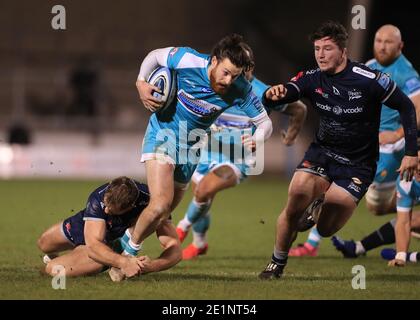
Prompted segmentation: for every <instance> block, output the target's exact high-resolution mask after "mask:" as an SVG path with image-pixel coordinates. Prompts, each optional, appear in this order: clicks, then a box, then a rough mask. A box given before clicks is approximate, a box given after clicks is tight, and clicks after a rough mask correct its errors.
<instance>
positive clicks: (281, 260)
mask: <svg viewBox="0 0 420 320" xmlns="http://www.w3.org/2000/svg"><path fill="white" fill-rule="evenodd" d="M287 258H288V253H287V252H286V253H285V254H283V253H281V254H280V257H279V258H276V257H275V256H274V253H273V255H272V256H271V261H272V262H274V263H275V264H277V265H279V266H283V267H284V266H285V265H286V264H287Z"/></svg>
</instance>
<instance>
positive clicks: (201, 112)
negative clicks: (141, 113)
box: [150, 47, 266, 145]
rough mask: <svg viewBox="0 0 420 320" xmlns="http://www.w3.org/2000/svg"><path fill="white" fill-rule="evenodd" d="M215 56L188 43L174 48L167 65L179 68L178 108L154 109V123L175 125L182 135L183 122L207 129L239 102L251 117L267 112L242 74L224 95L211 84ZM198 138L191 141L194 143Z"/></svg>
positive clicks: (160, 126) (258, 116)
mask: <svg viewBox="0 0 420 320" xmlns="http://www.w3.org/2000/svg"><path fill="white" fill-rule="evenodd" d="M210 59H211V57H210V56H209V55H207V54H200V53H198V52H197V51H195V50H193V49H191V48H188V47H175V48H172V49H171V51H170V53H169V55H168V59H167V67H168V68H170V69H172V70H176V72H177V85H178V87H177V90H178V91H177V100H176V102H174V103H176V108H175V109H174V108H168V109H167V110H165V112H161V113H154V114H153V115H152V116H151V117H150V121H151V122H152V125H154V126H155V127H156V126H157V127H158V128H160V129H171V130H173V131H174V132H175V134H176V135H177V136H178V134H179V133H178V132H179V128H180V122H181V121H183V124H184V125H186V130H187V131H188V132H190V131H191V130H193V129H203V130H207V129H208V128H209V127H210V125H211V124H212V123H213V122H214V121H215V120H216V119H217V117H218V116H219V115H220V114H221V113H223V112H224V111H225V110H226V109H228V108H230V107H232V106H238V108H240V110H241V111H243V112H244V114H245V115H247V116H248V117H249V118H251V119H254V120H255V119H259V118H262V117H264V116H265V115H266V111H265V109H264V106H263V105H262V103H261V101H260V100H259V99H258V98H257V96H256V95H255V94H254V93H253V92H252V87H251V84H250V83H249V82H248V81H247V80H246V79H245V78H244V77H243V76H240V77H239V78H238V79H236V80H235V82H234V83H233V84H232V86H231V87H230V88H229V91H228V92H227V94H226V95H224V96H223V97H222V96H220V95H218V94H216V93H215V92H214V91H213V89H212V88H211V86H210V80H209V77H208V74H207V69H208V66H209V64H210ZM194 143H195V141H194V142H188V144H190V145H192V144H194Z"/></svg>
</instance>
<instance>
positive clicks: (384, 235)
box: [361, 222, 395, 251]
mask: <svg viewBox="0 0 420 320" xmlns="http://www.w3.org/2000/svg"><path fill="white" fill-rule="evenodd" d="M361 243H362V245H363V247H364V248H365V250H366V251H369V250H372V249H375V248H377V247H380V246H382V245H384V244H391V243H395V230H394V225H393V224H392V222H387V223H385V224H384V225H383V226H382V227H380V228H379V229H378V230H375V231H374V232H372V233H371V234H370V235H368V236H366V237H364V238H363V239H362V241H361Z"/></svg>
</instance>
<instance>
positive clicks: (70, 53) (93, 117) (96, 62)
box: [0, 0, 420, 299]
mask: <svg viewBox="0 0 420 320" xmlns="http://www.w3.org/2000/svg"><path fill="white" fill-rule="evenodd" d="M404 3H405V2H404V1H398V6H397V5H396V4H395V2H393V3H391V2H387V1H379V0H376V1H375V0H372V1H369V0H364V1H356V0H355V1H334V2H332V1H316V2H309V1H301V0H293V1H291V0H284V1H274V0H273V1H264V2H261V1H253V0H233V1H223V0H213V1H186V0H185V1H159V2H153V1H128V0H124V1H119V2H115V1H110V0H102V1H96V0H89V1H81V0H73V1H64V0H63V1H59V2H56V1H45V0H38V1H31V2H29V1H2V2H1V3H0V70H1V71H0V195H1V199H2V200H1V203H2V205H1V209H0V211H1V216H0V240H1V241H0V248H1V249H2V250H1V252H2V254H1V255H0V265H1V267H0V279H1V282H2V284H5V283H6V285H3V286H2V288H3V289H2V290H0V298H50V297H53V298H57V297H58V298H89V297H92V295H96V296H95V297H97V298H115V297H119V298H124V297H130V298H138V296H136V295H135V289H134V288H133V287H132V286H130V285H131V284H124V285H123V286H125V287H126V291H125V294H122V293H118V292H117V291H115V289H114V288H111V287H106V290H105V291H101V292H100V294H99V295H98V291H94V293H92V290H93V289H92V287H91V282H89V280H86V279H83V280H81V282H77V283H76V282H74V283H73V285H74V286H75V287H76V288H78V289H79V290H73V291H71V290H70V293H67V295H66V294H62V295H60V296H57V295H55V293H54V292H53V290H51V287H48V282H46V280H45V279H44V280H39V276H38V274H37V273H36V272H35V270H36V266H37V265H38V266H39V253H38V252H37V249H36V247H35V240H36V237H37V236H38V235H39V233H40V232H41V231H42V230H43V229H44V228H45V227H47V225H49V224H51V223H53V222H56V221H57V220H59V219H61V218H62V217H63V215H66V214H69V213H70V212H74V210H77V209H79V207H81V206H83V205H84V201H85V199H86V196H87V194H88V192H89V191H90V190H91V189H92V188H93V187H95V186H96V185H97V184H98V183H100V182H103V181H104V180H108V179H111V178H113V177H116V176H118V175H122V174H127V175H130V176H133V177H136V178H142V177H143V175H144V167H143V166H142V165H141V164H140V163H139V158H140V148H141V141H142V137H143V133H144V130H145V128H146V125H147V121H148V117H149V112H148V111H147V110H145V109H144V108H143V106H142V105H141V103H140V102H139V99H138V95H137V91H136V88H135V86H134V83H135V79H136V77H137V74H138V70H139V67H140V63H141V61H142V59H143V58H144V56H145V55H146V54H147V53H148V52H149V51H150V50H152V49H155V48H159V47H165V46H190V47H193V48H195V49H196V50H198V51H200V52H209V51H210V50H211V47H212V45H213V44H214V43H215V42H216V41H217V40H219V39H220V38H221V37H223V36H224V35H226V34H228V33H231V32H236V33H240V34H242V35H243V36H244V37H245V39H246V41H247V42H248V43H249V44H250V45H251V47H252V48H253V49H254V52H255V56H256V65H257V67H256V72H255V74H256V76H257V77H258V78H259V79H261V80H262V81H264V82H266V83H268V84H274V83H278V82H284V81H287V80H288V79H289V78H290V77H292V76H293V75H295V74H296V73H297V72H298V71H300V70H302V69H306V68H312V67H313V66H314V65H315V62H314V59H313V50H312V46H311V44H310V43H309V41H308V40H307V36H308V34H309V33H310V32H311V31H312V30H313V29H314V28H316V27H317V26H318V25H319V24H320V23H321V22H322V21H324V20H326V19H333V20H338V21H340V22H341V23H343V24H344V25H345V26H347V27H348V30H349V31H350V42H349V49H350V57H351V58H353V59H354V60H358V61H362V62H363V61H366V60H368V59H370V58H371V57H372V53H371V51H372V44H373V37H374V32H375V30H376V29H377V28H378V27H379V26H380V25H382V24H385V23H393V24H396V25H397V26H398V27H399V28H400V29H401V31H402V35H403V40H404V41H405V49H404V54H405V55H406V56H407V57H408V59H409V60H410V61H411V62H412V63H413V65H414V67H415V68H416V69H417V70H419V69H420V46H419V45H418V36H417V32H418V31H417V30H419V27H420V25H419V22H418V17H417V14H416V12H415V11H414V10H412V9H410V6H411V4H410V2H407V5H404ZM56 4H61V5H64V7H65V8H66V27H67V29H66V30H53V29H52V28H51V20H52V18H53V16H54V15H53V14H52V13H51V8H52V7H53V6H54V5H56ZM356 4H361V5H364V6H365V8H366V13H367V17H366V18H367V26H366V27H367V28H366V30H352V29H351V19H352V17H353V16H352V14H351V8H352V6H354V5H356ZM86 91H87V92H86ZM78 95H79V98H80V96H82V97H85V100H83V99H82V100H83V101H82V102H81V100H80V99H79V100H78V99H77V97H78ZM86 96H88V98H86ZM272 119H273V123H274V126H275V131H274V134H273V137H272V138H271V139H270V140H269V141H268V142H267V143H266V150H265V151H266V153H265V154H266V156H265V168H266V170H265V172H264V174H263V175H262V176H261V177H257V178H253V179H251V181H249V182H248V183H246V184H245V185H244V186H240V187H239V188H238V189H235V190H229V191H227V192H226V193H225V194H223V195H221V197H220V200H219V202H217V201H216V203H215V206H214V208H213V210H214V211H218V210H219V211H222V212H221V213H220V215H221V216H223V218H217V219H216V218H215V219H214V220H215V221H214V230H215V231H213V232H215V234H214V236H213V237H212V238H211V239H212V241H213V247H212V250H211V251H210V252H211V253H212V254H213V255H214V256H213V257H214V258H213V260H207V261H206V260H204V261H200V262H199V263H198V264H196V265H183V264H181V265H180V266H179V267H177V268H175V269H174V271H168V273H166V275H165V274H162V275H156V276H154V275H153V276H151V277H149V278H148V279H149V280H147V283H148V284H149V285H150V288H148V289H147V288H143V289H144V291H143V293H144V296H142V297H143V298H168V299H173V298H191V297H192V298H200V299H201V298H203V299H208V298H221V299H225V298H228V299H229V298H235V297H236V298H248V299H253V298H257V299H270V298H274V299H276V298H301V297H304V298H311V296H310V293H311V292H318V294H319V295H318V296H315V298H316V297H318V298H337V297H344V298H349V297H353V296H354V297H356V298H362V297H363V298H364V297H366V298H375V297H379V298H381V297H385V298H389V297H401V298H402V297H411V298H419V297H420V293H419V291H418V284H419V281H420V279H419V278H418V276H417V275H416V274H418V272H416V269H408V271H406V270H404V272H405V274H404V276H403V277H402V278H401V277H400V278H398V279H402V280H403V282H402V283H403V284H404V285H406V286H408V287H401V282H399V281H398V280H396V279H397V278H395V276H396V275H397V274H398V271H395V270H394V271H389V270H386V269H384V262H383V261H381V260H380V259H376V260H374V261H373V260H372V261H370V260H365V261H367V262H369V263H371V264H370V266H371V268H373V270H374V272H376V273H375V276H374V278H373V280H372V281H373V284H372V287H373V289H372V291H370V292H369V293H368V294H366V295H364V296H360V295H356V292H355V291H354V290H350V291H348V292H347V291H345V290H344V289H343V288H344V287H345V288H347V287H348V286H349V283H350V282H349V281H351V274H350V272H349V271H348V270H347V269H348V268H349V267H350V266H351V265H353V264H354V263H353V262H352V263H349V262H348V261H342V259H341V260H337V258H338V254H337V253H336V252H334V251H333V249H331V248H330V247H328V248H327V245H325V251H324V252H325V255H326V256H322V257H321V259H320V260H317V262H313V261H309V260H302V261H303V263H297V262H293V261H292V262H291V264H290V268H295V274H294V275H293V274H292V277H295V278H294V279H293V281H291V282H289V283H288V284H287V285H286V287H285V291H283V292H279V291H278V290H276V287H275V285H272V284H270V285H268V286H265V287H264V288H263V286H262V285H260V284H259V283H257V282H255V281H254V280H253V279H254V277H255V275H256V272H257V271H259V269H260V268H261V267H263V264H264V263H265V262H266V258H267V257H268V256H269V254H270V251H271V248H272V241H273V226H274V223H275V219H276V216H277V213H278V210H279V209H280V207H281V206H282V205H283V204H284V201H285V194H286V192H287V182H288V178H289V177H290V176H291V172H292V170H293V169H294V166H295V165H296V164H297V162H298V161H299V159H300V157H301V156H302V154H303V152H304V150H305V148H306V146H307V145H308V143H309V141H310V139H311V138H312V135H313V132H314V130H315V129H316V123H317V117H316V115H315V114H314V113H313V112H312V111H311V108H309V114H308V119H307V121H306V124H305V127H304V129H303V132H302V134H301V135H300V137H299V139H298V141H297V144H296V145H295V146H293V147H290V148H286V147H284V146H282V145H281V142H280V138H279V132H280V129H281V128H282V127H284V126H286V125H287V117H284V116H281V115H279V114H275V113H274V114H273V115H272ZM12 142H13V143H12ZM16 178H19V179H16ZM46 178H47V180H45V179H46ZM92 179H94V180H92ZM74 180H76V181H74ZM81 180H82V181H81ZM244 199H246V201H245V200H244ZM273 199H275V200H273ZM188 200H189V196H187V198H186V199H185V200H184V201H183V203H182V204H181V206H180V208H179V209H178V210H177V212H176V218H175V220H176V221H177V220H178V219H179V218H180V217H181V214H182V211H183V210H184V209H185V207H186V205H187V201H188ZM238 202H240V203H241V206H239V207H238V206H236V205H235V203H238ZM360 208H361V209H358V210H359V211H363V212H362V213H360V214H358V215H357V217H355V218H354V219H352V221H351V222H350V223H349V225H348V226H346V228H345V229H343V232H344V236H349V237H355V238H357V237H358V236H361V235H363V234H366V232H369V231H371V230H373V228H376V227H378V226H379V225H380V223H382V222H385V221H387V219H388V220H389V218H372V217H371V216H370V215H368V214H367V213H366V212H364V211H365V209H364V208H365V206H364V204H362V205H361V206H360ZM245 210H246V211H247V212H246V214H247V215H246V218H244V219H242V215H245ZM248 211H249V212H248ZM238 219H239V220H241V219H242V220H241V221H240V222H239V225H238ZM237 227H239V228H240V230H244V229H246V228H249V229H247V232H244V234H243V235H240V236H239V235H236V237H239V239H240V240H239V243H240V245H239V246H237V247H231V248H226V245H225V243H236V242H238V238H235V237H233V238H232V235H231V234H232V232H231V230H232V228H237ZM261 228H264V231H263V235H262V234H261ZM216 230H218V231H216ZM217 234H220V235H221V236H220V237H219V236H216V235H217ZM229 237H231V238H229ZM249 239H253V241H252V243H251V244H249V243H248V242H247V240H249ZM414 246H415V247H416V246H417V247H418V244H416V243H414ZM151 248H152V252H153V250H158V248H157V247H156V248H155V247H154V244H151ZM153 248H155V249H153ZM248 251H249V252H255V254H251V256H249V255H247V252H248ZM10 252H12V253H10ZM238 252H239V254H238ZM233 256H235V257H236V258H235V259H236V260H235V259H233V258H232V257H233ZM209 258H210V257H209ZM210 259H211V258H210ZM229 261H231V262H232V264H229ZM314 261H315V260H314ZM367 262H366V263H367ZM328 263H333V264H334V265H335V266H337V270H338V271H337V272H336V273H334V272H333V271H331V270H329V268H328ZM16 264H19V267H18V268H16ZM203 269H205V270H207V273H206V272H204V271H203ZM249 270H254V272H253V273H251V272H250V271H249ZM307 270H312V272H313V273H312V274H309V275H308V274H307V273H306V272H307ZM344 270H346V271H344ZM371 270H372V269H371ZM188 272H190V273H192V277H188V276H187V275H186V273H187V274H188ZM238 273H239V274H238ZM324 275H326V276H325V277H323V276H324ZM172 276H175V278H176V279H177V280H176V282H177V283H178V282H179V285H180V286H181V285H182V283H187V286H188V285H189V286H191V288H192V287H193V286H196V285H197V283H199V284H200V285H202V284H203V283H204V287H205V288H207V294H204V293H203V292H198V291H197V292H196V291H194V290H193V291H191V292H190V294H187V293H186V292H184V291H182V293H181V292H178V295H176V294H175V293H173V294H172V295H171V294H169V293H165V292H166V291H165V288H166V287H165V285H166V286H167V285H168V283H169V284H171V281H170V280H169V279H170V278H171V277H172ZM160 277H161V278H160ZM187 278H188V281H187ZM101 279H102V278H99V280H95V281H96V282H95V283H96V285H98V286H99V288H102V289H103V287H102V286H105V284H102V282H100V281H101ZM156 279H158V280H162V281H163V287H162V286H159V285H158V284H156V283H155V282H154V280H156ZM308 279H315V280H316V279H321V280H322V281H323V283H324V284H325V283H326V286H324V287H323V289H320V287H319V286H318V285H317V283H316V282H312V280H310V281H309V280H308ZM348 279H350V280H348ZM202 281H204V282H202ZM205 281H207V282H205ZM227 281H233V282H234V284H235V286H233V287H230V286H228V285H227V284H226V283H227ZM344 282H345V285H344ZM384 282H386V283H388V284H387V285H385V288H389V289H390V290H393V294H391V295H386V290H385V289H383V288H384ZM29 283H30V286H29V287H28V284H29ZM371 283H372V282H371ZM250 286H253V288H251V287H250ZM387 286H388V287H387ZM416 286H417V287H416ZM117 288H118V287H117ZM416 288H417V289H416ZM80 289H83V290H80ZM336 289H337V290H338V289H340V290H341V289H343V290H344V292H345V294H343V295H341V296H340V295H337V294H336V293H335V291H334V290H336ZM350 289H351V288H350ZM159 290H161V291H159ZM156 292H158V293H159V296H158V295H157V294H156ZM161 292H162V293H161ZM171 292H172V289H171ZM256 292H258V294H256ZM113 294H115V295H113ZM308 294H309V296H308ZM398 295H399V296H398Z"/></svg>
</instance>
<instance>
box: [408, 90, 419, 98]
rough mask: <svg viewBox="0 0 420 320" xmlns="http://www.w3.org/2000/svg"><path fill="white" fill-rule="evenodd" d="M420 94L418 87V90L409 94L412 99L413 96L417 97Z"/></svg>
mask: <svg viewBox="0 0 420 320" xmlns="http://www.w3.org/2000/svg"><path fill="white" fill-rule="evenodd" d="M419 94H420V89H417V90H416V91H414V92H413V93H410V94H409V95H408V97H409V98H410V99H411V98H413V97H415V96H417V95H419Z"/></svg>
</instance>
